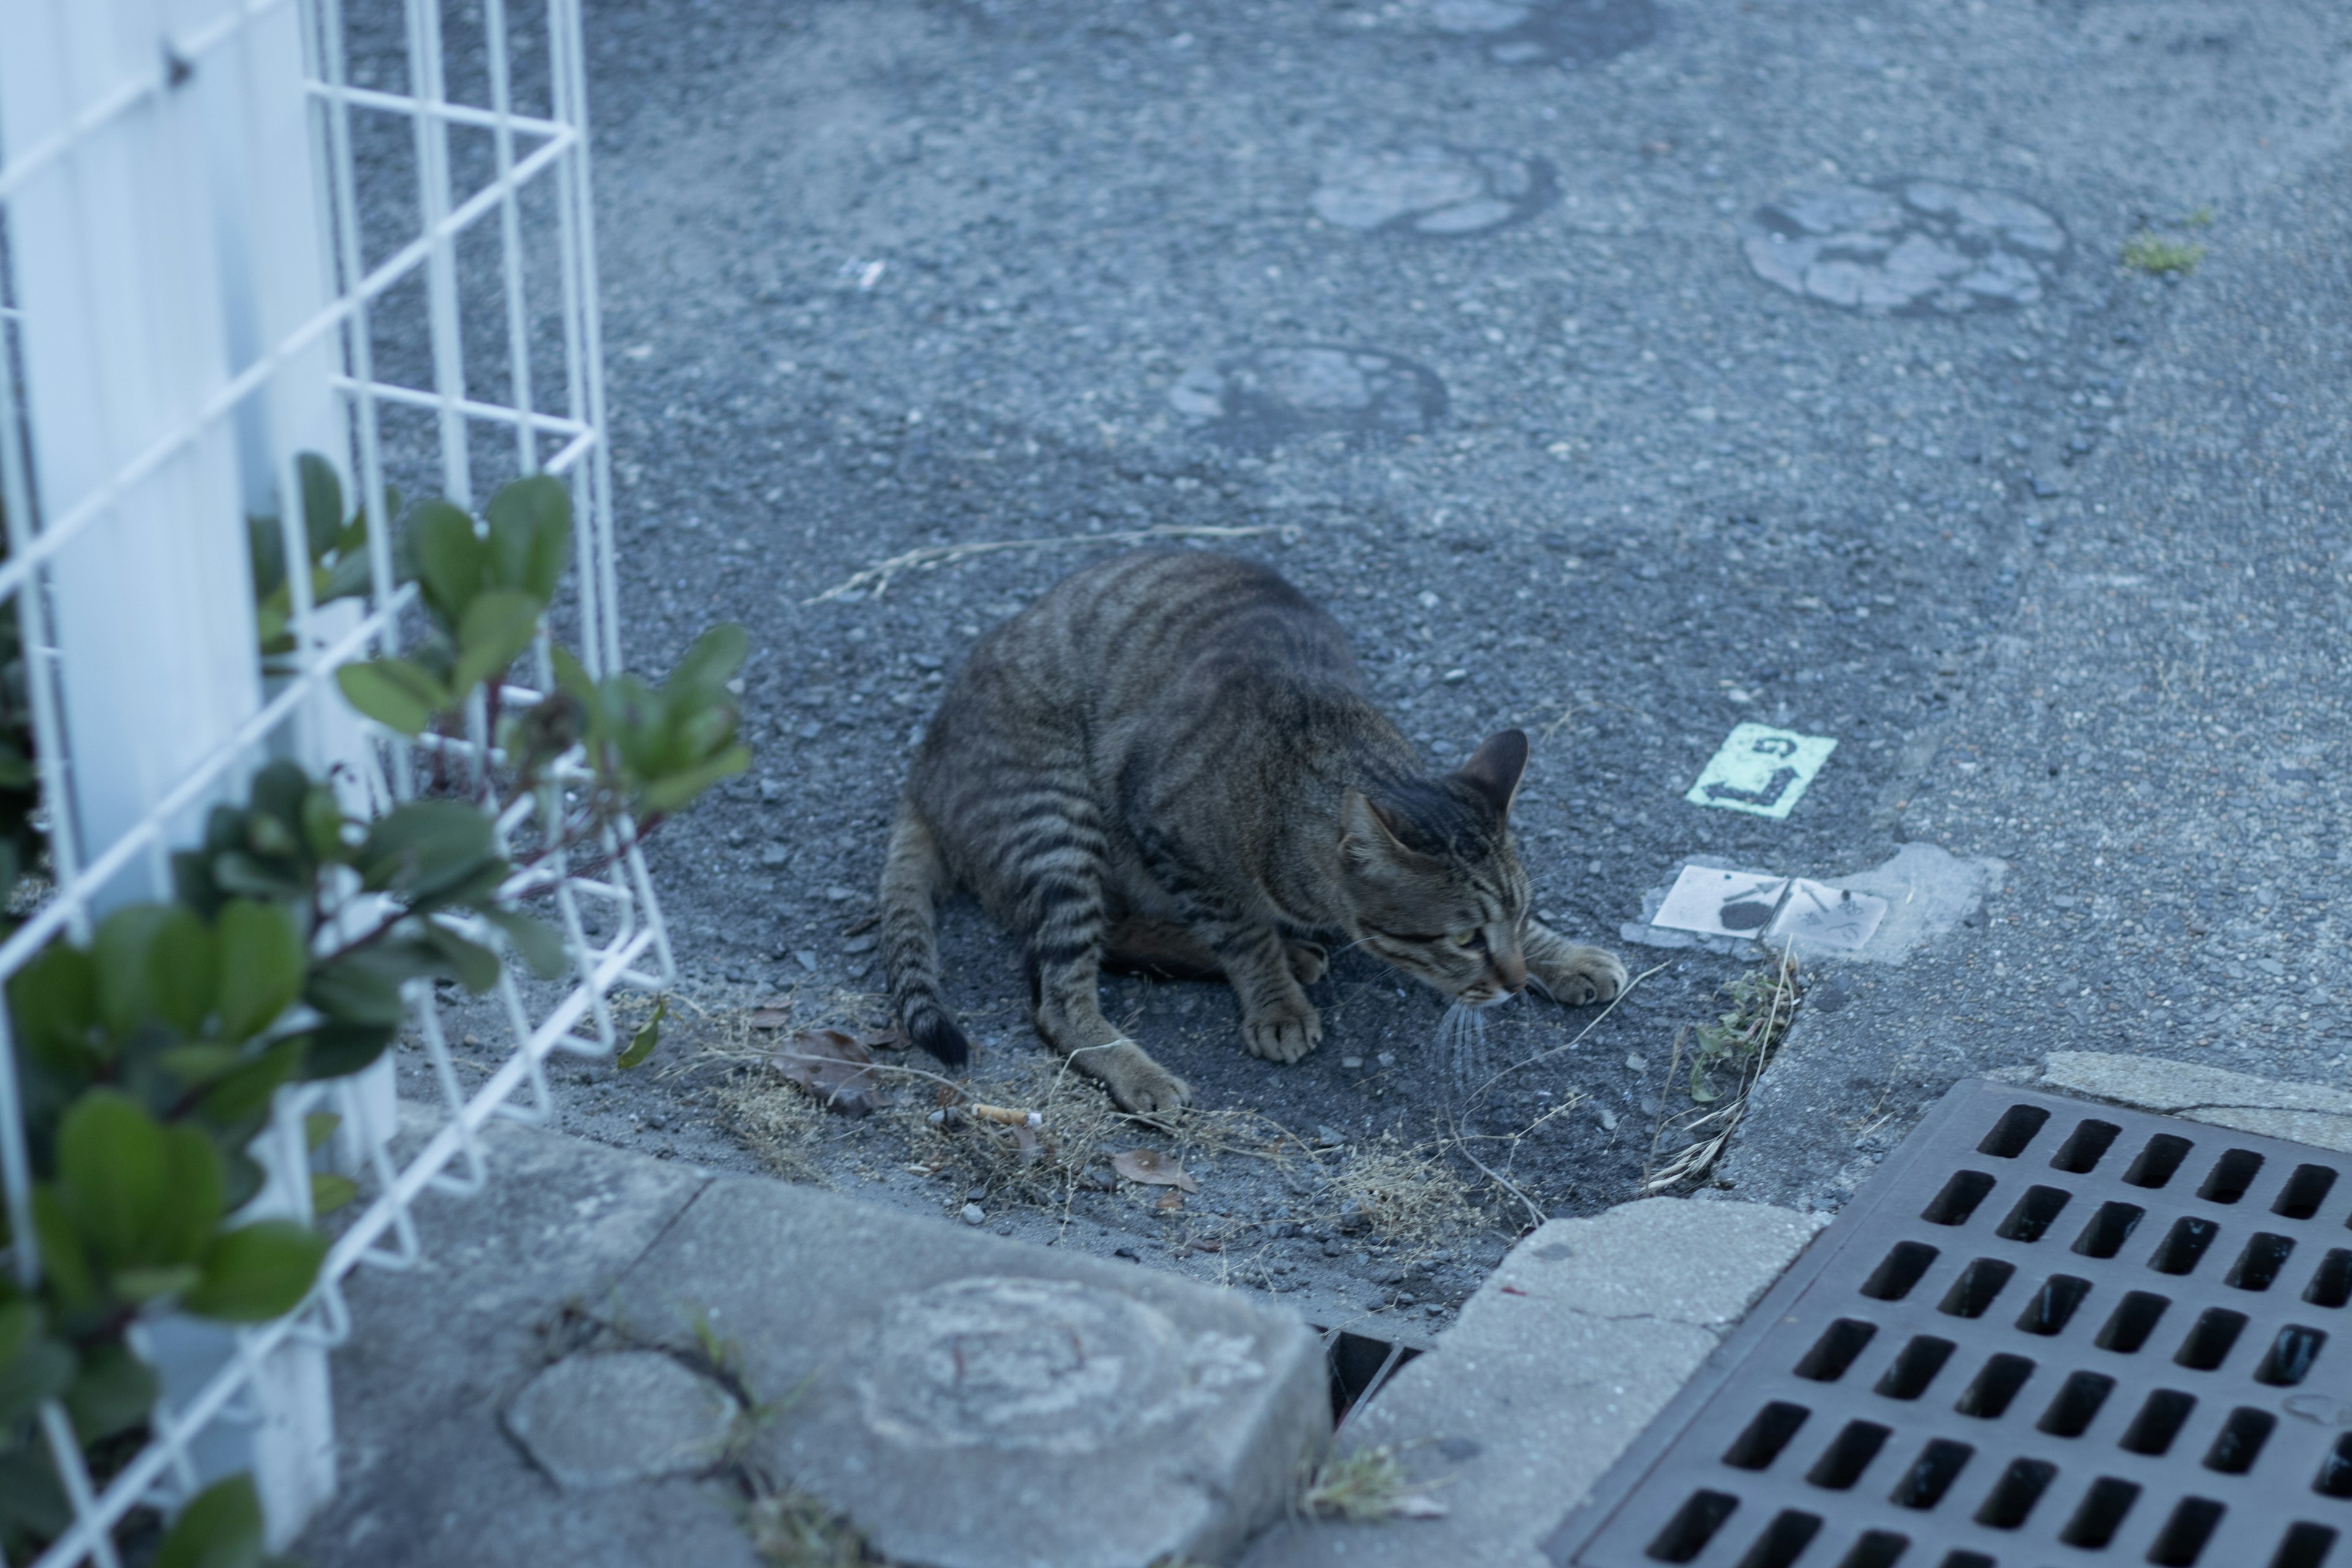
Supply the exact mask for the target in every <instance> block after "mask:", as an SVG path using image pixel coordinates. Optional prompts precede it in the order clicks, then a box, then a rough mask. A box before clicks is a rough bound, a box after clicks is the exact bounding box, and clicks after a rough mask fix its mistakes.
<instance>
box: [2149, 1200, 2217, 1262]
mask: <svg viewBox="0 0 2352 1568" xmlns="http://www.w3.org/2000/svg"><path fill="white" fill-rule="evenodd" d="M2219 1235H2221V1226H2218V1225H2215V1224H2214V1223H2213V1222H2212V1221H2211V1220H2210V1219H2193V1218H2191V1217H2190V1216H2189V1215H2181V1216H2180V1217H2179V1219H2177V1220H2174V1221H2173V1222H2172V1228H2171V1229H2170V1230H2168V1231H2166V1232H2165V1233H2164V1239H2163V1240H2162V1241H2159V1242H2158V1243H2157V1244H2156V1255H2155V1256H2154V1257H2153V1258H2149V1259H2148V1260H2147V1266H2148V1267H2149V1268H2153V1269H2155V1270H2156V1271H2157V1272H2158V1274H2192V1273H2194V1272H2196V1269H2197V1260H2198V1259H2199V1258H2202V1257H2204V1256H2205V1249H2206V1248H2207V1247H2210V1246H2212V1245H2213V1238H2214V1237H2217V1236H2219Z"/></svg>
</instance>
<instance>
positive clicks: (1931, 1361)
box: [1873, 1334, 1958, 1399]
mask: <svg viewBox="0 0 2352 1568" xmlns="http://www.w3.org/2000/svg"><path fill="white" fill-rule="evenodd" d="M1957 1348H1958V1347H1957V1346H1955V1345H1954V1344H1953V1343H1952V1342H1951V1341H1949V1340H1939V1339H1937V1337H1936V1336H1935V1335H1933V1334H1915V1335H1913V1336H1912V1339H1911V1342H1910V1343H1909V1344H1906V1345H1905V1346H1904V1347H1903V1349H1902V1351H1901V1352H1899V1353H1898V1354H1897V1355H1896V1356H1895V1363H1894V1364H1893V1365H1892V1366H1889V1367H1888V1368H1887V1369H1886V1371H1885V1374H1884V1375H1883V1376H1881V1377H1880V1378H1879V1380H1878V1386H1877V1388H1876V1389H1874V1391H1873V1392H1874V1393H1878V1394H1885V1395H1886V1397H1887V1398H1889V1399H1916V1398H1918V1397H1919V1396H1920V1395H1921V1394H1925V1393H1927V1385H1928V1384H1931V1383H1933V1382H1935V1381H1936V1374H1937V1373H1939V1372H1941V1371H1943V1370H1944V1363H1946V1362H1948V1361H1949V1360H1951V1359H1952V1352H1953V1351H1954V1350H1955V1349H1957Z"/></svg>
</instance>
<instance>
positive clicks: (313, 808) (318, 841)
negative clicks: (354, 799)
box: [302, 784, 351, 864]
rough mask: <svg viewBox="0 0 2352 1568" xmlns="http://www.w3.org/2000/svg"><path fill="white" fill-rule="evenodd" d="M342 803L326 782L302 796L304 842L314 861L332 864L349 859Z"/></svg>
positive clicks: (349, 851) (349, 848)
mask: <svg viewBox="0 0 2352 1568" xmlns="http://www.w3.org/2000/svg"><path fill="white" fill-rule="evenodd" d="M344 820H345V819H344V816H343V806H342V803H341V801H339V800H337V799H336V798H335V792H334V791H333V790H331V789H329V788H328V787H327V786H326V785H324V784H319V785H317V786H315V787H314V788H312V789H311V791H310V794H309V795H304V796H303V797H302V842H303V845H304V847H306V848H308V849H309V850H310V858H312V859H313V860H318V861H323V862H327V863H330V864H331V863H333V862H336V861H340V860H343V859H346V858H349V856H350V854H351V847H350V846H348V845H346V844H345V843H344V842H343V822H344Z"/></svg>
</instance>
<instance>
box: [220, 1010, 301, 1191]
mask: <svg viewBox="0 0 2352 1568" xmlns="http://www.w3.org/2000/svg"><path fill="white" fill-rule="evenodd" d="M301 1067H302V1040H301V1038H300V1037H299V1036H298V1037H294V1038H291V1039H285V1040H273V1041H271V1042H270V1043H269V1046H268V1048H267V1049H265V1050H264V1051H262V1052H261V1054H260V1055H258V1056H256V1057H253V1058H248V1059H247V1061H246V1062H245V1064H244V1065H243V1066H242V1067H239V1068H236V1069H235V1070H233V1071H230V1072H226V1073H224V1074H222V1075H221V1076H220V1078H219V1079H217V1080H215V1082H214V1084H213V1086H212V1087H211V1088H210V1089H206V1090H205V1097H204V1099H202V1100H199V1101H197V1103H196V1109H197V1110H198V1111H200V1112H201V1113H202V1114H203V1116H204V1118H205V1121H210V1122H212V1123H213V1124H214V1125H215V1126H219V1127H236V1126H240V1125H242V1124H244V1123H246V1122H247V1121H257V1120H258V1119H259V1117H260V1116H261V1115H262V1114H263V1113H264V1112H266V1111H267V1110H268V1109H269V1097H270V1096H271V1095H273V1094H275V1093H277V1092H278V1085H280V1084H282V1083H287V1082H289V1081H291V1080H292V1079H293V1077H294V1075H295V1073H296V1072H298V1071H299V1070H300V1068H301ZM231 1163H232V1165H233V1164H234V1163H235V1162H233V1161H232V1162H231ZM229 1186H230V1193H229V1203H228V1206H229V1207H230V1208H235V1207H236V1183H235V1182H234V1181H231V1182H230V1184H229Z"/></svg>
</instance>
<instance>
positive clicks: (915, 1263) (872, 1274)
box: [620, 1180, 1330, 1568]
mask: <svg viewBox="0 0 2352 1568" xmlns="http://www.w3.org/2000/svg"><path fill="white" fill-rule="evenodd" d="M620 1304H621V1308H622V1310H623V1311H624V1312H625V1314H626V1315H627V1317H628V1319H629V1321H630V1322H631V1324H632V1325H633V1326H634V1327H635V1328H637V1329H638V1330H640V1331H650V1332H654V1333H656V1334H659V1333H661V1332H664V1331H667V1332H672V1333H683V1332H684V1331H686V1329H687V1327H688V1325H689V1324H690V1323H691V1322H692V1321H694V1320H695V1319H696V1318H698V1317H699V1318H700V1319H701V1320H702V1321H704V1322H705V1323H707V1324H708V1326H709V1330H710V1331H711V1332H713V1333H715V1334H717V1335H718V1336H719V1337H720V1338H721V1339H722V1340H724V1341H726V1342H730V1344H731V1345H733V1346H734V1347H735V1348H736V1350H737V1351H739V1352H740V1355H741V1366H742V1372H743V1378H744V1381H745V1384H747V1386H748V1387H749V1388H750V1389H751V1391H752V1394H753V1395H754V1396H755V1397H756V1398H759V1399H761V1400H780V1401H783V1402H785V1408H784V1409H783V1411H782V1414H781V1415H779V1416H778V1417H777V1418H776V1419H775V1421H774V1422H773V1423H772V1424H771V1425H770V1426H768V1427H767V1428H766V1429H765V1431H764V1432H763V1433H762V1435H761V1436H760V1437H759V1438H758V1439H757V1444H756V1447H755V1454H756V1456H757V1458H760V1459H761V1460H762V1461H764V1462H765V1463H766V1465H767V1466H768V1467H769V1468H771V1469H772V1471H773V1473H775V1474H776V1475H778V1476H779V1477H782V1478H786V1479H790V1480H791V1481H792V1482H793V1484H795V1485H797V1486H799V1487H801V1488H803V1489H805V1490H807V1491H810V1492H812V1493H814V1494H815V1495H816V1496H817V1497H819V1498H821V1499H823V1500H824V1501H825V1502H826V1503H828V1504H829V1505H830V1506H832V1507H834V1508H835V1509H837V1510H841V1511H842V1512H844V1513H845V1514H847V1515H848V1516H849V1517H850V1518H851V1519H852V1520H853V1521H855V1522H856V1525H857V1526H858V1528H859V1529H861V1530H862V1531H865V1532H866V1537H867V1539H868V1540H869V1541H870V1542H872V1543H873V1545H874V1546H875V1547H877V1549H878V1550H880V1551H881V1552H884V1553H885V1554H886V1555H887V1556H889V1557H890V1558H892V1559H894V1560H905V1561H908V1562H914V1563H924V1564H926V1565H929V1568H1137V1565H1139V1564H1143V1563H1152V1562H1155V1561H1157V1560H1158V1559H1160V1557H1162V1556H1175V1557H1180V1558H1190V1559H1193V1560H1197V1561H1202V1562H1223V1561H1227V1560H1229V1558H1230V1556H1231V1555H1232V1553H1233V1552H1234V1551H1235V1550H1236V1549H1237V1548H1238V1547H1239V1546H1240V1545H1241V1543H1242V1542H1243V1541H1244V1540H1245V1539H1246V1538H1247V1537H1248V1535H1249V1534H1250V1533H1252V1532H1253V1531H1255V1530H1257V1529H1258V1528H1260V1527H1261V1526H1263V1525H1264V1524H1265V1523H1266V1522H1267V1521H1270V1520H1271V1519H1273V1518H1274V1517H1276V1515H1277V1514H1279V1513H1280V1512H1281V1510H1282V1509H1283V1508H1284V1506H1285V1504H1286V1500H1287V1499H1288V1497H1289V1495H1290V1492H1291V1489H1292V1486H1293V1484H1294V1482H1295V1480H1296V1478H1297V1472H1298V1470H1299V1468H1300V1467H1301V1465H1302V1464H1303V1463H1305V1462H1306V1461H1307V1460H1308V1459H1309V1458H1312V1457H1314V1456H1315V1455H1317V1454H1318V1452H1319V1450H1320V1449H1321V1447H1322V1446H1323V1444H1324V1442H1325V1439H1326V1436H1327V1435H1328V1430H1329V1426H1330V1405H1329V1400H1328V1392H1327V1389H1328V1385H1327V1383H1326V1377H1325V1373H1324V1367H1323V1358H1322V1347H1321V1343H1320V1342H1319V1341H1318V1338H1317V1337H1316V1336H1315V1335H1314V1334H1313V1333H1312V1332H1311V1331H1308V1330H1307V1327H1306V1326H1305V1325H1304V1324H1302V1323H1300V1322H1299V1321H1297V1319H1296V1318H1294V1317H1291V1316H1290V1315H1289V1314H1288V1313H1286V1312H1284V1311H1281V1310H1277V1309H1274V1308H1270V1307H1268V1306H1265V1305H1263V1304H1260V1303H1258V1302H1256V1301H1255V1300H1251V1299H1250V1298H1248V1297H1245V1296H1243V1295H1241V1294H1239V1293H1238V1292H1227V1291H1221V1290H1216V1289H1209V1288H1206V1287H1203V1286H1200V1285H1195V1284H1192V1283H1191V1282H1190V1281H1187V1280H1182V1279H1172V1278H1171V1277H1169V1276H1166V1275H1160V1274H1154V1273H1147V1272H1145V1271H1143V1270H1140V1269H1136V1268H1122V1267H1120V1266H1118V1265H1117V1264H1113V1263H1108V1262H1105V1261H1102V1260H1099V1259H1096V1258H1087V1257H1083V1256H1079V1255H1075V1254H1064V1253H1061V1252H1057V1251H1052V1250H1048V1249H1045V1248H1042V1247H1024V1246H1020V1245H1016V1244H1014V1243H1011V1242H1006V1241H1002V1240H999V1239H997V1238H996V1237H989V1236H984V1235H979V1234H975V1233H974V1232H972V1231H971V1230H968V1229H965V1228H964V1227H962V1226H952V1225H949V1224H946V1223H943V1222H941V1221H938V1220H933V1219H929V1218H925V1217H922V1216H919V1215H905V1214H899V1213H895V1212H892V1211H888V1210H884V1209H880V1208H876V1207H871V1206H868V1205H861V1204H856V1203H852V1202H849V1201H847V1200H845V1199H843V1198H839V1197H835V1196H833V1195H831V1194H824V1193H819V1192H814V1191H811V1190H809V1189H807V1188H802V1187H786V1186H782V1185H780V1184H775V1183H770V1182H754V1181H729V1180H722V1181H719V1182H716V1183H714V1184H712V1185H711V1187H710V1188H709V1191H707V1192H706V1193H704V1194H702V1196H701V1197H700V1198H698V1200H697V1201H696V1202H695V1204H694V1205H693V1206H692V1207H691V1208H689V1209H688V1211H687V1213H686V1214H685V1215H683V1216H682V1217H681V1218H680V1219H679V1221H678V1222H677V1225H675V1226H672V1227H671V1228H670V1230H669V1231H668V1233H667V1235H665V1236H664V1237H662V1239H661V1240H660V1242H659V1243H658V1244H657V1245H656V1246H655V1247H654V1248H653V1249H652V1250H651V1251H650V1252H649V1253H648V1254H647V1255H646V1257H645V1258H644V1259H642V1260H641V1261H640V1262H639V1263H638V1264H637V1266H636V1267H635V1268H632V1269H631V1270H630V1272H629V1273H628V1275H627V1276H626V1277H625V1279H624V1280H623V1281H622V1285H621V1289H620ZM664 1325H667V1330H665V1328H664Z"/></svg>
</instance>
